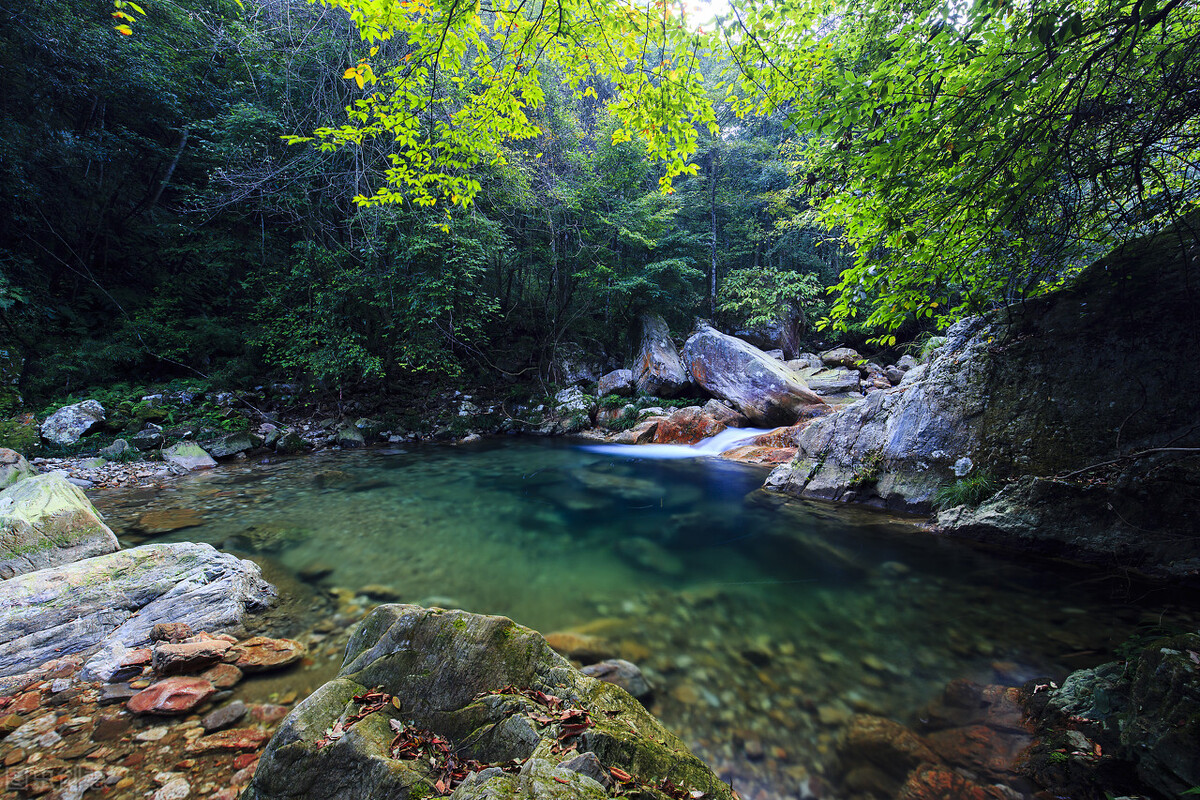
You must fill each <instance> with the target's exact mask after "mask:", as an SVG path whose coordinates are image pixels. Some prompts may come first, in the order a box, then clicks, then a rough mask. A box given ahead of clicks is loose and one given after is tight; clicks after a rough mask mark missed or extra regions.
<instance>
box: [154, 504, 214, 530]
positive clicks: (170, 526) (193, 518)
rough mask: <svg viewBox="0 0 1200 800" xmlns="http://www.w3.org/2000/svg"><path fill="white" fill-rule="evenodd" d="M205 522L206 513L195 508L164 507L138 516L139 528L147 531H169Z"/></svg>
mask: <svg viewBox="0 0 1200 800" xmlns="http://www.w3.org/2000/svg"><path fill="white" fill-rule="evenodd" d="M203 524H204V514H202V513H201V512H199V511H197V510H196V509H194V508H164V509H161V510H158V511H147V512H146V513H145V514H142V516H140V517H138V528H140V529H141V530H143V531H145V532H146V533H167V532H168V531H177V530H180V529H182V528H192V527H195V526H196V525H203Z"/></svg>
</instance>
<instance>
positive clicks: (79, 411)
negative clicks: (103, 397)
mask: <svg viewBox="0 0 1200 800" xmlns="http://www.w3.org/2000/svg"><path fill="white" fill-rule="evenodd" d="M103 421H104V406H102V405H100V403H99V402H98V401H96V400H84V401H83V402H82V403H76V404H75V405H73V406H64V407H62V408H60V409H59V410H58V411H55V412H54V413H53V414H51V415H50V416H48V417H46V421H45V422H43V423H42V427H41V433H42V438H43V439H45V440H46V441H48V442H51V443H52V444H58V445H68V444H75V443H76V442H78V441H79V440H80V439H82V438H83V435H84V434H85V433H88V432H89V431H91V430H92V429H93V428H95V427H96V426H98V425H99V424H100V423H101V422H103Z"/></svg>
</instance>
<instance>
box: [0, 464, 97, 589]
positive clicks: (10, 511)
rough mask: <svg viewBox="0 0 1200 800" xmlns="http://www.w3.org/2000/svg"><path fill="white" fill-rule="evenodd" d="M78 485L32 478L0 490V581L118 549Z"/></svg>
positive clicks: (60, 479)
mask: <svg viewBox="0 0 1200 800" xmlns="http://www.w3.org/2000/svg"><path fill="white" fill-rule="evenodd" d="M119 547H120V545H118V544H117V537H116V536H114V535H113V532H112V531H111V530H110V529H109V528H108V526H107V525H105V524H104V522H103V521H102V520H101V519H100V515H99V513H97V511H96V509H95V507H94V506H93V505H92V503H91V501H90V500H88V499H87V497H86V496H85V495H84V493H83V492H82V491H80V489H79V487H78V486H73V485H72V484H71V483H69V482H68V481H67V480H66V479H65V478H63V477H62V476H61V475H57V474H53V473H51V474H48V475H34V476H32V477H27V478H25V479H24V480H21V481H19V482H18V483H16V484H14V485H13V486H10V487H9V488H7V489H5V490H4V491H2V492H0V579H7V578H11V577H13V576H14V575H21V574H24V573H26V572H32V571H34V570H39V569H45V568H47V567H53V566H58V565H60V564H69V563H70V562H72V561H78V560H80V559H83V558H90V557H92V556H98V555H104V554H105V553H112V552H115V551H116V550H118V549H119Z"/></svg>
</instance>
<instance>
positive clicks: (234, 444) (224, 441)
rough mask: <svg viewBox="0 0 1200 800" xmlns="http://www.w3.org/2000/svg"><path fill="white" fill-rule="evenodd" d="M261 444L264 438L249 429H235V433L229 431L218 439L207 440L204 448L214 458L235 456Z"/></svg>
mask: <svg viewBox="0 0 1200 800" xmlns="http://www.w3.org/2000/svg"><path fill="white" fill-rule="evenodd" d="M261 445H262V439H260V438H258V437H257V436H255V435H254V434H252V433H250V432H249V431H235V432H234V433H227V434H225V435H224V436H222V437H220V438H218V439H211V440H209V441H207V442H205V443H204V449H205V451H207V452H208V454H209V455H210V456H212V457H213V458H216V459H222V458H233V457H234V456H236V455H237V454H238V453H244V452H246V451H247V450H253V449H254V448H256V447H260V446H261Z"/></svg>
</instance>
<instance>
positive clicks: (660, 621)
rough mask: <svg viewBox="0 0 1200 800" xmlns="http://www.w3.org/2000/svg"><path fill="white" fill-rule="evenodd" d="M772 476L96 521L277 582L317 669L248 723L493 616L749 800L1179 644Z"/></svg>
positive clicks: (1040, 570) (1080, 580)
mask: <svg viewBox="0 0 1200 800" xmlns="http://www.w3.org/2000/svg"><path fill="white" fill-rule="evenodd" d="M764 475H765V471H764V470H762V469H761V468H756V467H746V466H743V465H739V464H734V463H730V462H727V461H723V460H720V459H691V460H642V459H630V458H628V457H626V456H625V455H624V454H613V453H607V452H603V453H597V452H589V451H587V450H584V449H582V448H580V447H578V446H574V445H572V444H570V443H568V442H563V441H561V440H557V441H556V440H530V439H522V440H513V441H498V442H492V443H490V444H487V445H483V446H479V447H474V448H471V449H469V450H468V449H461V448H454V447H450V446H437V445H423V446H412V447H409V448H407V449H406V450H394V449H393V450H367V451H353V452H331V453H320V454H316V455H312V456H307V457H300V458H295V459H291V460H282V461H276V462H274V463H270V464H260V465H241V466H229V467H222V468H221V469H219V470H215V471H212V472H210V473H207V474H204V475H200V476H196V477H190V478H187V479H184V480H181V481H179V482H177V483H175V484H173V485H172V486H171V487H170V488H169V489H166V490H164V491H162V492H160V493H158V494H157V495H154V496H147V495H146V494H145V493H144V492H140V491H122V490H109V491H104V492H98V493H96V498H95V499H96V504H97V506H98V507H99V508H100V510H101V511H102V512H103V513H104V514H105V516H106V518H107V520H108V521H109V523H110V524H111V525H112V526H113V528H114V530H116V531H117V532H118V534H119V535H121V536H123V537H124V538H125V539H126V540H127V541H128V540H133V539H132V537H141V538H144V536H145V532H144V530H143V529H142V528H141V527H139V524H138V520H139V519H141V518H142V517H143V516H144V515H145V514H146V513H148V512H153V511H156V510H160V509H183V510H186V511H190V512H192V514H191V516H189V520H191V521H196V520H200V524H198V525H196V526H194V527H189V528H187V529H182V530H175V531H169V532H167V533H165V534H163V535H161V536H157V537H155V541H181V540H189V541H206V542H211V543H213V544H215V545H217V546H219V547H224V548H226V549H230V550H232V551H234V552H238V553H240V554H243V555H249V556H251V557H253V558H255V559H256V560H259V561H260V563H263V564H264V565H265V566H266V568H267V572H268V575H269V576H270V577H271V579H272V580H274V581H275V582H277V583H278V584H279V586H280V588H281V593H282V594H283V596H284V603H283V605H282V606H281V607H280V609H279V610H278V611H276V612H275V614H274V615H271V616H268V617H267V618H266V619H264V620H263V621H262V623H261V624H262V625H263V626H264V627H265V628H267V629H269V630H270V632H275V633H286V634H292V635H300V636H301V637H302V638H307V639H308V641H309V642H310V643H311V645H312V653H313V658H312V664H311V665H310V666H308V667H306V668H304V669H301V670H296V671H294V672H292V673H289V674H288V675H285V676H276V677H272V678H270V679H267V678H262V679H255V680H253V681H250V682H249V683H248V684H246V685H245V686H244V687H243V688H242V690H241V691H243V692H244V693H246V694H247V696H248V697H251V698H252V699H259V700H267V699H271V698H278V697H279V696H281V695H282V696H286V694H287V693H288V692H289V691H295V690H299V691H301V692H303V691H307V690H311V688H312V687H314V686H316V685H319V683H320V682H321V681H323V680H325V679H326V678H327V677H329V676H331V675H332V674H333V673H334V672H335V671H336V669H337V667H338V664H339V662H340V657H341V648H343V647H344V643H345V635H346V631H347V628H348V626H349V625H350V624H351V623H352V621H353V619H354V618H356V617H357V616H359V615H361V613H362V612H363V611H365V609H366V608H368V607H369V606H370V605H372V604H373V603H375V602H378V599H380V598H387V597H395V598H397V599H400V600H403V601H407V602H422V603H424V604H427V605H428V604H437V605H454V606H458V607H461V608H464V609H467V610H470V611H476V612H481V613H489V614H504V615H507V616H510V617H512V618H514V619H516V620H518V621H520V622H521V623H523V624H526V625H530V626H532V627H534V628H537V629H539V630H542V631H545V632H550V631H557V630H565V629H574V630H575V631H576V632H579V633H582V634H585V635H587V636H589V637H593V638H594V640H595V642H599V643H600V644H596V645H595V646H602V647H604V648H606V649H607V651H608V652H611V654H613V655H619V656H623V657H626V658H629V659H630V660H632V661H635V662H637V663H638V664H639V665H640V666H641V667H642V668H643V670H644V671H645V673H646V675H647V677H648V678H649V679H650V681H651V683H652V685H653V686H654V687H655V689H656V691H655V695H654V701H653V704H652V710H653V711H654V712H655V713H656V714H658V715H659V716H660V717H661V718H662V719H663V721H664V722H665V723H667V724H668V725H670V726H672V727H673V728H674V729H675V730H676V731H677V732H679V733H680V734H681V735H682V736H683V737H684V739H685V740H686V741H687V742H688V743H689V744H690V745H691V746H692V747H693V748H694V749H695V750H696V752H697V753H698V754H699V755H701V756H702V757H704V758H706V759H707V760H708V761H709V762H710V763H711V764H713V765H714V767H716V768H717V769H718V771H720V772H721V774H722V775H723V776H724V777H726V778H727V779H730V780H733V781H734V783H735V786H736V787H737V788H738V789H739V790H740V791H741V793H742V795H743V796H744V797H747V798H751V797H756V796H759V795H761V796H763V797H797V796H802V795H803V793H804V791H806V788H805V787H807V786H808V785H809V784H808V780H809V779H810V778H811V777H812V776H814V775H819V774H820V773H821V772H822V771H824V770H826V769H827V768H828V766H829V759H830V757H831V753H832V748H833V744H834V741H835V737H836V734H837V732H838V731H839V730H840V728H841V726H842V725H844V724H845V722H846V721H847V720H848V719H849V718H850V717H851V716H852V715H853V714H856V713H871V714H878V715H882V716H887V717H892V718H894V719H897V720H900V721H903V722H911V721H912V720H913V719H914V717H915V715H916V714H917V713H919V710H920V708H921V707H922V706H923V705H924V704H925V703H927V702H928V701H929V700H930V699H931V698H932V697H934V696H935V695H936V694H937V693H938V692H939V691H940V690H941V689H942V687H943V686H944V685H945V684H946V683H947V682H948V681H950V680H953V679H957V678H969V679H972V680H976V681H980V682H985V683H995V682H999V683H1006V684H1009V685H1017V684H1019V683H1022V682H1023V681H1025V680H1027V679H1029V678H1032V677H1035V676H1051V677H1061V676H1063V675H1065V673H1066V672H1068V671H1069V670H1071V669H1075V668H1078V667H1081V666H1087V665H1091V664H1096V663H1100V662H1102V661H1104V660H1106V659H1107V658H1109V657H1110V656H1111V654H1112V652H1113V650H1114V649H1115V648H1116V647H1118V646H1119V645H1120V644H1121V643H1122V642H1124V641H1125V640H1126V639H1127V638H1128V637H1129V636H1130V635H1131V634H1133V633H1135V632H1137V630H1138V629H1139V625H1143V624H1144V623H1145V622H1146V620H1147V619H1152V620H1156V621H1157V622H1158V623H1159V624H1163V625H1167V626H1170V625H1171V624H1176V625H1177V626H1179V627H1181V628H1182V627H1187V626H1188V625H1189V624H1190V618H1186V614H1187V613H1190V612H1178V614H1177V615H1176V616H1175V617H1174V618H1172V617H1171V615H1170V614H1166V615H1165V616H1164V614H1165V610H1166V604H1167V603H1168V602H1169V599H1168V598H1166V597H1165V596H1164V595H1160V594H1155V593H1150V594H1146V595H1142V596H1140V597H1139V602H1138V603H1137V604H1135V603H1132V602H1129V601H1128V599H1127V598H1129V597H1131V596H1133V595H1132V594H1131V588H1130V587H1129V585H1128V584H1127V583H1123V582H1120V581H1113V580H1111V579H1109V578H1108V577H1107V576H1101V575H1096V574H1088V573H1082V572H1078V571H1073V570H1072V569H1070V568H1067V567H1064V566H1062V565H1057V566H1053V567H1051V566H1048V565H1045V564H1040V563H1038V562H1036V561H1034V560H1032V559H1030V558H1028V557H1024V556H1006V555H1003V554H995V553H989V552H985V551H984V550H981V549H980V548H977V547H973V546H971V545H969V544H966V543H963V542H958V541H952V540H946V539H942V538H934V537H930V536H928V535H925V534H923V533H920V532H918V531H916V530H914V528H912V527H911V526H909V525H905V524H899V523H898V522H897V521H896V520H893V519H890V518H887V517H884V516H881V515H877V514H867V513H863V512H861V511H854V510H852V509H847V508H842V507H836V506H829V505H814V504H808V503H800V502H784V501H781V500H780V499H779V498H775V497H771V496H767V495H765V494H764V493H762V492H760V491H757V489H758V486H759V485H761V483H762V480H763V477H764ZM306 570H307V571H308V572H307V574H310V575H315V576H319V581H320V586H321V587H322V590H321V591H314V590H313V589H312V587H311V586H310V585H309V584H306V583H304V582H303V581H300V580H297V579H296V578H295V577H294V576H295V575H297V574H299V573H302V572H304V571H306ZM364 587H366V591H365V592H364ZM368 595H369V596H368ZM593 644H594V643H593ZM835 788H836V787H835Z"/></svg>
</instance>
